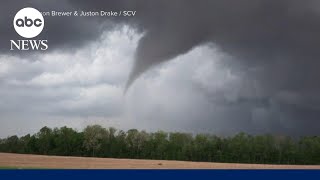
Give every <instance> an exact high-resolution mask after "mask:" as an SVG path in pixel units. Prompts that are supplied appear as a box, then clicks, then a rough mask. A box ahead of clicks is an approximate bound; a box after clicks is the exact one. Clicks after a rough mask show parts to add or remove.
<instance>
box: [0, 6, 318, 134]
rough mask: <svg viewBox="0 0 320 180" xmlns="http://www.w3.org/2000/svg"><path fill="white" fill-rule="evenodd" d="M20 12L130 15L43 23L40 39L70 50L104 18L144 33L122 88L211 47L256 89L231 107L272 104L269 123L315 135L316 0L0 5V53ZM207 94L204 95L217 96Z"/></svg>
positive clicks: (92, 36)
mask: <svg viewBox="0 0 320 180" xmlns="http://www.w3.org/2000/svg"><path fill="white" fill-rule="evenodd" d="M48 2H49V1H48ZM25 6H32V7H35V8H38V9H39V10H41V11H46V10H53V9H56V10H74V9H76V10H80V9H81V10H90V11H94V10H106V11H107V10H135V11H137V16H135V17H132V18H129V17H128V18H90V19H89V18H48V19H46V23H47V24H46V27H45V31H44V32H43V33H42V34H41V36H40V37H39V38H47V39H48V40H49V42H50V46H52V47H56V48H58V49H59V48H60V49H62V48H64V47H68V48H71V47H73V48H75V47H78V46H80V45H81V44H84V43H85V42H87V41H90V40H94V39H96V38H97V37H98V36H99V34H100V33H101V31H102V30H103V28H106V27H110V26H104V27H102V26H101V24H103V22H105V21H106V19H108V20H110V21H112V22H114V23H129V24H131V25H134V26H135V27H136V28H137V29H139V30H141V32H144V33H145V34H144V36H143V37H142V38H141V39H140V41H139V44H138V47H137V49H136V55H135V63H134V65H133V69H132V71H131V75H130V77H129V78H128V82H127V87H126V88H129V87H130V85H131V84H132V83H133V82H134V81H135V80H136V79H137V78H138V77H139V76H140V75H141V74H142V73H143V72H145V71H147V70H148V69H150V68H151V67H153V66H156V65H158V64H160V63H163V62H165V61H169V60H171V59H173V58H175V57H177V56H179V55H182V54H185V53H187V52H189V51H190V50H191V49H193V48H195V47H197V46H198V45H201V44H204V43H209V42H210V43H214V44H216V45H217V46H218V47H219V48H221V50H222V51H223V52H225V53H228V54H229V55H231V56H232V57H233V61H234V62H237V63H239V64H241V70H242V71H245V72H246V78H247V79H248V81H250V82H255V83H253V84H254V85H252V86H249V87H247V89H250V88H251V89H253V88H254V87H259V88H258V90H255V93H256V95H255V96H249V97H242V95H241V94H240V95H238V96H239V97H237V98H236V99H237V100H236V101H234V102H233V103H234V104H237V105H238V106H242V104H244V103H245V104H246V107H249V108H250V107H260V106H266V108H268V106H270V105H269V104H270V102H273V103H274V104H276V106H277V107H278V110H277V112H276V113H275V114H276V115H273V116H271V117H272V118H274V119H281V118H282V119H283V118H284V119H290V120H288V122H287V123H288V124H290V123H291V124H293V125H294V127H295V129H296V130H297V133H310V134H318V133H319V131H318V130H317V129H315V128H312V127H319V126H320V121H319V120H318V118H319V111H320V109H319V108H320V99H319V97H320V91H319V90H320V80H319V78H318V77H319V76H320V73H319V70H318V69H319V67H320V61H319V58H320V51H319V49H318V48H319V47H320V33H319V32H320V21H319V17H320V3H319V2H318V1H316V0H311V1H301V0H255V1H252V0H237V1H234V0H233V1H231V0H199V1H183V0H174V1H172V0H154V1H150V0H148V1H142V0H140V1H139V0H117V1H102V0H92V1H81V0H74V1H72V0H70V1H59V3H57V2H55V3H53V2H51V3H49V4H48V3H47V2H45V1H40V0H39V1H19V3H18V1H5V2H2V6H1V7H0V8H1V9H0V10H1V14H5V15H6V16H3V15H2V16H1V18H0V21H1V22H0V24H1V30H0V31H1V32H0V34H1V45H0V47H1V51H3V52H7V49H8V47H7V46H8V41H9V39H17V38H19V37H18V36H17V35H16V33H15V32H14V30H13V28H12V19H13V17H14V14H15V13H16V12H17V10H19V9H21V8H22V7H25ZM109 25H110V24H109ZM52 49H55V48H52ZM231 66H232V65H231ZM234 68H237V67H234ZM212 83H214V82H212ZM206 91H208V92H206V93H207V94H208V96H209V97H211V96H213V95H215V96H219V95H216V94H210V90H206ZM227 104H228V103H227ZM248 104H250V105H248ZM271 113H274V111H272V112H271ZM230 118H231V117H230ZM234 118H236V115H234ZM246 118H247V116H246ZM270 121H272V120H270ZM274 121H275V120H274ZM274 124H276V123H274ZM308 131H309V132H308ZM293 133H294V132H293Z"/></svg>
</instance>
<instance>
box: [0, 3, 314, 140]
mask: <svg viewBox="0 0 320 180" xmlns="http://www.w3.org/2000/svg"><path fill="white" fill-rule="evenodd" d="M24 7H34V8H37V9H38V10H39V11H42V12H45V11H52V10H55V11H75V10H78V11H81V10H83V11H100V10H104V11H119V10H133V11H137V14H136V16H134V17H44V18H45V26H44V30H43V31H42V33H41V34H40V35H39V36H37V37H36V39H47V40H48V44H49V49H48V50H46V51H23V52H21V51H10V40H11V39H14V40H17V39H23V38H22V37H20V36H19V35H18V34H17V33H16V32H15V30H14V28H13V25H12V21H13V18H14V15H15V14H16V13H17V11H18V10H20V9H22V8H24ZM0 13H1V16H0V97H1V99H0V137H6V136H8V135H13V134H18V135H24V134H27V133H34V132H37V131H38V130H39V129H40V128H41V127H43V126H49V127H61V126H69V127H73V128H75V129H77V130H82V129H83V128H84V127H85V126H87V125H91V124H101V125H103V126H105V127H110V126H112V127H116V128H118V129H124V130H127V129H131V128H137V129H140V130H142V129H144V130H147V131H157V130H165V131H183V132H194V133H214V134H218V135H232V134H235V133H239V132H246V133H250V134H265V133H270V134H276V135H292V136H301V135H319V133H320V131H319V128H318V127H320V121H319V117H320V91H319V90H320V80H319V77H320V72H319V70H318V69H319V67H320V61H319V58H320V53H319V52H320V51H319V50H318V47H320V33H319V32H320V21H319V17H320V4H319V2H318V1H316V0H310V1H307V2H303V1H298V0H277V1H275V0H274V1H273V0H272V1H270V0H256V1H254V2H253V1H249V0H238V1H236V2H235V1H231V2H230V1H226V0H198V1H187V2H186V1H180V0H175V1H169V0H161V1H159V0H148V1H147V0H117V1H102V0H92V1H84V0H83V1H82V0H61V1H59V3H56V2H52V1H46V0H32V1H30V0H29V1H25V0H24V1H22V0H13V1H12V0H11V1H9V0H4V1H2V2H1V6H0Z"/></svg>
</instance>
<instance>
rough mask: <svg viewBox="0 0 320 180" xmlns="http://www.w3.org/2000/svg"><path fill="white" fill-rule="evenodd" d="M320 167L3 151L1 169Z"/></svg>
mask: <svg viewBox="0 0 320 180" xmlns="http://www.w3.org/2000/svg"><path fill="white" fill-rule="evenodd" d="M11 168H19V169H20V168H21V169H37V168H41V169H43V168H48V169H51V168H52V169H320V165H264V164H237V163H211V162H188V161H167V160H137V159H114V158H91V157H65V156H44V155H26V154H11V153H0V169H11Z"/></svg>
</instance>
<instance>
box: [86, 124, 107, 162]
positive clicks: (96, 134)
mask: <svg viewBox="0 0 320 180" xmlns="http://www.w3.org/2000/svg"><path fill="white" fill-rule="evenodd" d="M83 136H84V141H83V145H84V147H85V148H86V149H87V150H88V151H91V152H92V156H94V155H95V152H96V151H98V150H100V147H101V142H102V140H103V139H104V138H105V137H107V131H106V129H105V128H103V127H101V126H100V125H92V126H87V127H86V128H85V129H84V131H83Z"/></svg>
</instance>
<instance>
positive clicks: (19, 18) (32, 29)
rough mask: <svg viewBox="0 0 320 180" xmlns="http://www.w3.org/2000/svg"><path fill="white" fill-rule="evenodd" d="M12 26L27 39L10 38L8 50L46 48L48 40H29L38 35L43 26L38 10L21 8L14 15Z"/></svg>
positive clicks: (42, 19)
mask: <svg viewBox="0 0 320 180" xmlns="http://www.w3.org/2000/svg"><path fill="white" fill-rule="evenodd" d="M13 26H14V29H15V31H16V32H17V33H18V34H19V35H20V36H22V37H24V38H27V39H29V40H27V39H23V40H16V41H15V40H10V43H11V46H10V50H23V51H26V50H47V49H48V40H31V38H34V37H36V36H38V35H39V34H40V33H41V32H42V30H43V27H44V18H43V16H42V14H41V13H40V12H39V11H38V10H36V9H34V8H31V7H27V8H23V9H21V10H20V11H18V12H17V14H16V15H15V17H14V20H13Z"/></svg>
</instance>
